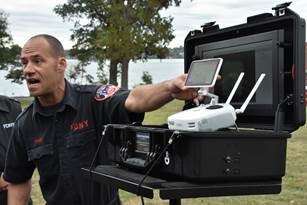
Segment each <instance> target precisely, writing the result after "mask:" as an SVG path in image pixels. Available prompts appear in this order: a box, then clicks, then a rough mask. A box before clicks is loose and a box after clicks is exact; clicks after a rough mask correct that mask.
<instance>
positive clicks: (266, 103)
mask: <svg viewBox="0 0 307 205" xmlns="http://www.w3.org/2000/svg"><path fill="white" fill-rule="evenodd" d="M288 6H289V3H285V4H280V5H277V6H276V7H274V8H273V10H275V15H273V14H271V13H264V14H259V15H255V16H251V17H248V18H247V23H245V24H241V25H236V26H232V27H228V28H223V29H219V26H218V25H215V24H214V22H210V23H207V24H205V25H203V26H202V28H203V29H202V31H200V30H194V31H191V32H189V34H188V35H187V37H186V39H185V45H184V61H185V73H187V72H188V70H189V67H190V64H191V62H192V61H193V60H199V59H206V58H223V61H224V62H223V65H222V68H221V70H220V75H221V76H222V80H220V81H217V82H216V85H215V87H214V90H212V91H211V92H213V93H215V94H216V95H218V96H219V99H220V100H219V102H220V103H223V102H225V101H226V99H227V97H228V95H229V94H230V91H231V89H232V87H233V85H234V84H235V81H236V79H237V77H238V76H239V74H240V72H244V73H245V76H244V78H243V80H242V82H241V84H240V86H239V88H238V89H237V91H236V94H235V95H234V98H233V100H232V102H231V105H233V106H234V107H235V108H239V107H240V106H241V105H242V103H243V102H244V101H245V99H246V97H247V95H248V94H249V92H250V91H251V89H252V87H253V86H254V84H255V82H256V80H257V79H258V77H259V76H260V74H261V73H265V74H266V77H265V79H264V80H263V82H262V84H261V85H260V86H259V88H258V90H257V92H256V94H255V95H254V97H253V98H252V100H251V102H250V103H249V105H248V106H247V108H246V110H245V112H244V113H243V114H239V115H237V121H236V122H237V124H238V126H239V127H249V128H260V129H275V130H276V131H281V130H286V131H290V132H292V131H294V130H296V129H298V128H299V127H300V126H302V125H304V124H305V118H306V110H305V20H304V19H302V18H300V16H299V15H298V14H296V13H295V12H293V11H292V10H290V9H288V8H287V7H288ZM187 103H188V102H186V104H187Z"/></svg>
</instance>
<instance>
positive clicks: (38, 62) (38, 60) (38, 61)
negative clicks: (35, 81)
mask: <svg viewBox="0 0 307 205" xmlns="http://www.w3.org/2000/svg"><path fill="white" fill-rule="evenodd" d="M42 62H43V60H42V59H36V60H35V63H37V64H40V63H42Z"/></svg>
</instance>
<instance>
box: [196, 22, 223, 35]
mask: <svg viewBox="0 0 307 205" xmlns="http://www.w3.org/2000/svg"><path fill="white" fill-rule="evenodd" d="M200 27H201V28H202V29H203V33H208V32H211V31H216V30H219V29H220V27H219V25H218V24H217V25H215V21H211V22H208V23H204V24H203V25H202V26H200Z"/></svg>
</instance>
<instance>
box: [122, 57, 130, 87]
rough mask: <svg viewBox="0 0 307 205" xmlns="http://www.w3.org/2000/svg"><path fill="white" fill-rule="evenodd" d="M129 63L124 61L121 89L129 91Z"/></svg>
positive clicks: (126, 60)
mask: <svg viewBox="0 0 307 205" xmlns="http://www.w3.org/2000/svg"><path fill="white" fill-rule="evenodd" d="M129 61H130V60H128V59H124V60H123V61H122V75H121V87H122V88H124V89H128V70H129Z"/></svg>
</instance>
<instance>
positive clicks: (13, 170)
mask: <svg viewBox="0 0 307 205" xmlns="http://www.w3.org/2000/svg"><path fill="white" fill-rule="evenodd" d="M34 169H35V165H34V164H33V163H32V162H30V161H28V155H27V150H26V146H25V143H24V140H23V138H22V133H21V132H20V130H19V124H18V121H16V123H15V126H14V129H13V133H12V137H11V139H10V142H9V145H8V150H7V154H6V160H5V169H4V175H3V177H4V179H5V180H6V181H8V182H10V183H16V184H18V183H23V182H26V181H28V180H29V179H31V177H32V175H33V172H34Z"/></svg>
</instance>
